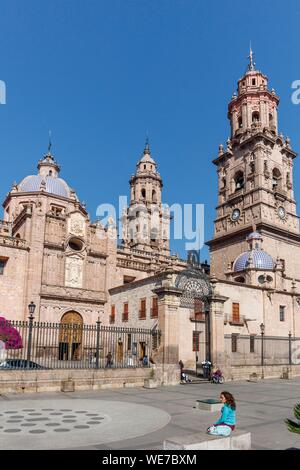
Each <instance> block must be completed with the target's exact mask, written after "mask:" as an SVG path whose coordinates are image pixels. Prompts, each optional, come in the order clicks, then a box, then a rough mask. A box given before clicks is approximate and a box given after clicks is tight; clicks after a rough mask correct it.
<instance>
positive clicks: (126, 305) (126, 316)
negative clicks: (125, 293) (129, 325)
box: [122, 302, 128, 321]
mask: <svg viewBox="0 0 300 470" xmlns="http://www.w3.org/2000/svg"><path fill="white" fill-rule="evenodd" d="M122 321H128V302H125V303H124V304H123V315H122Z"/></svg>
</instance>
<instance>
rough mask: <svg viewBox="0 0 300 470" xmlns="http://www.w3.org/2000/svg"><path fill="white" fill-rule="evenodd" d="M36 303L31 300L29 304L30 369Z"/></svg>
mask: <svg viewBox="0 0 300 470" xmlns="http://www.w3.org/2000/svg"><path fill="white" fill-rule="evenodd" d="M35 307H36V305H35V303H34V302H32V301H31V302H30V304H29V305H28V310H29V317H28V319H29V329H28V345H27V368H28V369H29V361H30V357H31V343H32V329H33V320H34V316H33V314H34V312H35Z"/></svg>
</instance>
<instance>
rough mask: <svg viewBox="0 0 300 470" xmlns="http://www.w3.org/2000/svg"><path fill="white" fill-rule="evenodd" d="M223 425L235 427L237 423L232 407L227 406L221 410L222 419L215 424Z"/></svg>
mask: <svg viewBox="0 0 300 470" xmlns="http://www.w3.org/2000/svg"><path fill="white" fill-rule="evenodd" d="M221 423H225V424H232V425H235V423H236V417H235V410H233V409H232V408H231V406H229V405H227V404H225V405H224V406H223V408H222V409H221V417H220V419H218V421H217V422H216V423H214V424H221Z"/></svg>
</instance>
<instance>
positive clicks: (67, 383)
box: [60, 380, 75, 392]
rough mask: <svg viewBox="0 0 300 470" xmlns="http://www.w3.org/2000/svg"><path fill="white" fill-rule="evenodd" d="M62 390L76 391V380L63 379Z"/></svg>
mask: <svg viewBox="0 0 300 470" xmlns="http://www.w3.org/2000/svg"><path fill="white" fill-rule="evenodd" d="M60 390H61V391H62V392H74V391H75V382H74V380H62V381H61V389H60Z"/></svg>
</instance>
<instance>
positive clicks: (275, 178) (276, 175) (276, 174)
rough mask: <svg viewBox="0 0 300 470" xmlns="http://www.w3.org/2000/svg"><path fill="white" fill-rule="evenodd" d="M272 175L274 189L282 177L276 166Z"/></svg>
mask: <svg viewBox="0 0 300 470" xmlns="http://www.w3.org/2000/svg"><path fill="white" fill-rule="evenodd" d="M272 177H273V179H272V186H273V190H274V189H276V188H277V187H278V186H279V184H280V179H281V173H280V171H279V170H278V168H274V170H273V173H272Z"/></svg>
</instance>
